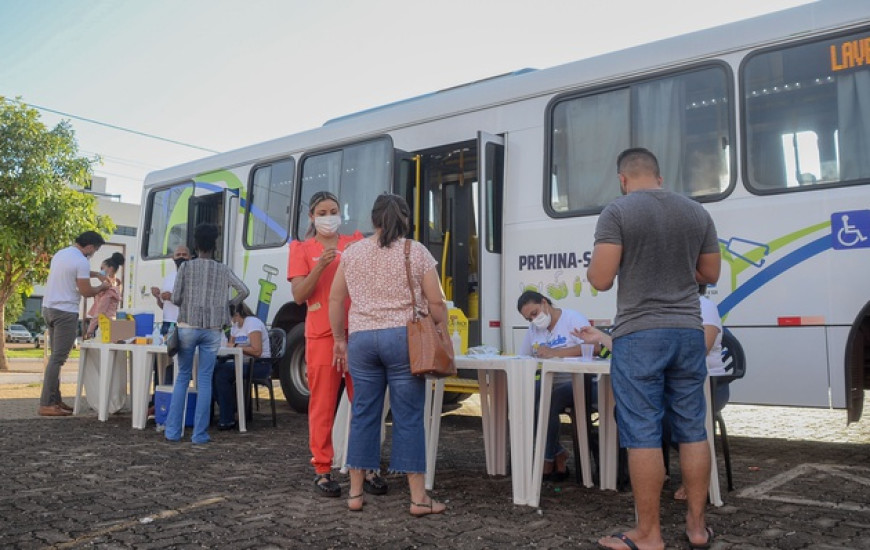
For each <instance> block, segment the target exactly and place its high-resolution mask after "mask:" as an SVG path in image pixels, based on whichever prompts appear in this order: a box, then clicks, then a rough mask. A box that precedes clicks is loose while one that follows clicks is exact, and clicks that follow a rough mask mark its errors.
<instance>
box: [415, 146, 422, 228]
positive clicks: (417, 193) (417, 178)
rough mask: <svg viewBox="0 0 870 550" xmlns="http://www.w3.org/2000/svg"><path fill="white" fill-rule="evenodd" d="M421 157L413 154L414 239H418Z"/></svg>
mask: <svg viewBox="0 0 870 550" xmlns="http://www.w3.org/2000/svg"><path fill="white" fill-rule="evenodd" d="M421 160H422V157H421V156H420V155H414V164H415V165H416V170H415V171H416V174H415V176H414V240H415V241H419V240H420V164H422V163H421Z"/></svg>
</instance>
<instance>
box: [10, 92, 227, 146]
mask: <svg viewBox="0 0 870 550" xmlns="http://www.w3.org/2000/svg"><path fill="white" fill-rule="evenodd" d="M5 99H6V101H14V102H15V103H19V104H21V105H27V106H29V107H33V108H34V109H39V110H40V111H45V112H47V113H54V114H56V115H60V116H65V117H69V118H74V119H76V120H81V121H82V122H89V123H91V124H96V125H97V126H105V127H106V128H111V129H113V130H119V131H121V132H128V133H130V134H136V135H138V136H143V137H147V138H151V139H156V140H159V141H165V142H167V143H173V144H175V145H181V146H182V147H190V148H191V149H199V150H200V151H206V152H208V153H220V151H215V150H214V149H208V148H206V147H200V146H199V145H192V144H190V143H184V142H183V141H177V140H174V139H169V138H165V137H160V136H155V135H154V134H148V133H146V132H140V131H139V130H132V129H130V128H124V127H123V126H117V125H115V124H109V123H108V122H100V121H99V120H94V119H92V118H86V117H83V116H78V115H73V114H70V113H65V112H63V111H58V110H56V109H49V108H48V107H42V106H40V105H35V104H33V103H25V102H24V101H21V100H19V99H9V98H5Z"/></svg>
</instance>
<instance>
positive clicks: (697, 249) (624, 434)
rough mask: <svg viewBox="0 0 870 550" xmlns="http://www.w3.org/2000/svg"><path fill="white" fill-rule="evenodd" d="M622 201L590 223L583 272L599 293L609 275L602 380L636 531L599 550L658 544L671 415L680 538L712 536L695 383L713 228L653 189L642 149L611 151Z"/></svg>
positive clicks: (712, 269) (714, 272)
mask: <svg viewBox="0 0 870 550" xmlns="http://www.w3.org/2000/svg"><path fill="white" fill-rule="evenodd" d="M617 171H618V176H619V181H620V187H621V189H622V192H623V194H624V195H625V196H624V197H620V198H618V199H616V200H615V201H613V202H612V203H611V204H609V205H608V206H607V207H606V208H605V209H604V211H603V212H602V213H601V216H600V217H599V220H598V226H597V227H596V230H595V247H594V249H593V252H592V261H591V262H590V264H589V269H588V271H587V278H588V279H589V282H590V283H591V284H592V286H593V287H595V288H596V289H598V290H600V291H601V290H608V289H610V288H611V287H612V286H613V283H614V280H615V279H616V277H617V275H618V276H619V288H618V291H617V312H616V318H615V321H614V329H613V332H612V336H613V349H612V353H613V355H612V360H611V375H612V376H611V380H612V383H613V392H614V397H615V399H616V413H617V417H618V419H619V439H620V444H621V446H623V447H626V448H627V449H628V464H629V473H630V475H631V483H632V491H633V492H634V498H635V503H636V505H637V517H638V523H637V527H636V528H635V529H633V530H631V531H628V532H626V533H620V534H617V535H614V536H611V537H604V538H602V539H601V540H600V541H599V544H600V545H601V546H603V547H605V548H615V549H621V548H632V547H634V546H633V545H636V546H637V547H661V546H662V545H663V544H664V541H663V540H662V536H661V526H660V521H659V500H660V497H661V490H662V485H663V484H664V477H665V471H664V461H663V458H662V452H661V446H662V418H663V415H664V412H665V410H667V412H668V415H669V417H670V418H671V419H672V441H674V442H677V443H679V444H680V466H681V469H682V474H683V482H684V484H685V486H686V489H687V496H688V512H687V514H686V536H687V537H688V538H689V541H690V543H692V544H694V545H703V544H705V543H707V542H709V541H710V540H712V538H713V531H712V530H710V529H709V528H708V527H707V526H706V521H705V517H704V508H705V505H706V501H707V489H708V483H709V478H710V448H709V446H708V445H707V441H706V437H707V434H706V430H705V427H704V419H705V414H706V402H705V399H704V383H705V381H706V376H707V369H706V363H705V356H706V347H705V343H704V332H703V328H702V326H701V313H700V306H699V304H698V294H697V291H698V283H704V284H710V283H715V282H716V281H717V280H718V279H719V270H720V267H721V258H720V255H719V244H718V240H717V236H716V228H715V226H714V225H713V221H712V219H711V218H710V215H709V214H708V213H707V211H706V210H704V208H703V207H702V206H701V205H700V204H698V203H697V202H695V201H693V200H691V199H688V198H686V197H684V196H682V195H678V194H676V193H673V192H670V191H666V190H664V189H662V187H661V186H662V178H661V175H660V174H659V167H658V161H657V159H656V157H655V155H653V154H652V153H651V152H649V151H648V150H646V149H640V148H637V149H628V150H626V151H624V152H623V153H622V154H620V155H619V158H618V160H617Z"/></svg>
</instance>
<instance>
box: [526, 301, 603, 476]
mask: <svg viewBox="0 0 870 550" xmlns="http://www.w3.org/2000/svg"><path fill="white" fill-rule="evenodd" d="M517 310H519V312H520V315H522V316H523V318H524V319H526V320H527V321H528V322H529V323H530V326H529V330H528V331H527V332H526V336H525V339H524V340H523V343H522V345H521V346H520V349H519V350H518V351H519V354H520V355H532V356H535V357H540V358H543V359H549V358H552V357H579V356H580V354H581V348H580V344H581V343H582V342H583V340H581V339H580V338H578V337H577V336H575V335H574V334H573V333H574V332H575V331H579V330H580V329H581V328H583V327H587V326H589V320H588V319H586V317H584V316H583V315H581V314H579V313H577V312H576V311H574V310H571V309H560V308H557V307H554V306H553V303H552V302H551V301H550V299H549V298H547V297H545V296H544V295H543V294H541V293H539V292H535V291H533V290H527V291H525V292H523V293H522V294H521V295H520V297H519V299H518V300H517ZM540 396H541V381H540V379H539V380H538V381H537V382H536V383H535V410H537V409H538V403H539V402H540ZM573 406H574V390H573V385H572V383H571V375H570V374H557V375H556V377H555V379H554V380H553V394H552V400H551V402H550V414H549V417H548V420H547V421H548V422H549V425H548V429H547V444H546V447H545V450H544V477H545V478H547V479H549V480H551V481H563V480H565V479H566V478H567V477H568V464H567V463H568V451H566V450H565V449H564V448H563V447H562V446H561V445H560V444H559V426H560V423H559V415H560V414H561V412H562V411H563V410H565V407H573Z"/></svg>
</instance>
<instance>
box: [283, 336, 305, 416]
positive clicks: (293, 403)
mask: <svg viewBox="0 0 870 550" xmlns="http://www.w3.org/2000/svg"><path fill="white" fill-rule="evenodd" d="M278 374H279V377H280V379H281V390H283V392H284V398H285V399H286V400H287V403H288V404H289V405H290V407H291V408H292V409H293V410H294V411H296V412H300V413H304V414H307V413H308V396H309V395H310V392H309V391H308V367H307V365H306V364H305V323H299V324H297V325H296V326H295V327H293V328H292V329H290V332H288V333H287V353H285V354H284V359H283V360H282V361H281V367H280V370H279V371H278Z"/></svg>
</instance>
